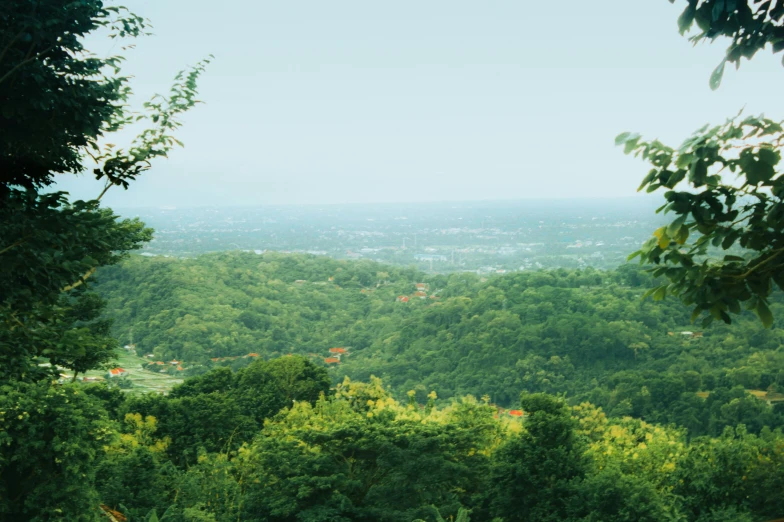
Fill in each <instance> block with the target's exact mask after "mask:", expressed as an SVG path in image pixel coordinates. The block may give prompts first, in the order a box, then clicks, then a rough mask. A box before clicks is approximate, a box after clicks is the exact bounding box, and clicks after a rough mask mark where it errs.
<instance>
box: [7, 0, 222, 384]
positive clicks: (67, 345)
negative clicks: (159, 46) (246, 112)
mask: <svg viewBox="0 0 784 522" xmlns="http://www.w3.org/2000/svg"><path fill="white" fill-rule="evenodd" d="M100 27H104V28H107V29H108V30H109V31H110V32H111V35H110V36H111V37H112V38H124V37H135V36H138V35H141V34H143V33H144V31H145V30H146V28H147V27H148V26H147V23H146V22H145V21H144V20H143V19H142V18H140V17H138V16H136V15H133V14H132V13H129V12H128V11H126V10H125V9H124V8H115V7H106V8H105V7H103V4H102V2H100V1H98V0H82V1H78V2H63V1H62V0H45V1H42V2H35V3H31V2H27V1H24V0H11V1H9V2H5V3H4V5H3V13H2V15H0V230H2V231H3V233H2V234H0V263H1V264H2V266H3V270H2V272H0V345H2V347H3V348H2V351H0V366H1V367H2V368H3V375H4V376H5V377H6V378H8V377H12V378H15V379H19V378H24V379H36V378H40V377H42V376H44V375H45V372H42V371H40V369H39V367H38V365H37V364H32V363H31V362H32V361H33V360H34V359H35V358H37V357H41V356H43V357H48V358H50V359H51V360H53V359H58V360H59V359H75V358H78V357H81V356H82V355H83V351H84V350H82V349H81V348H80V343H81V340H80V338H79V335H78V334H73V333H72V334H71V335H70V337H68V336H65V335H63V331H64V330H72V329H74V328H78V327H77V326H73V327H72V326H69V325H73V323H74V321H77V320H78V318H76V317H74V316H73V314H72V313H70V312H69V311H68V304H67V303H64V302H63V300H64V299H65V300H66V301H67V298H64V297H63V294H66V293H68V292H70V291H72V290H74V289H76V288H79V287H80V286H81V285H82V284H83V283H84V282H85V281H86V280H87V278H88V277H90V276H91V275H92V274H93V273H94V272H95V270H96V269H97V268H98V267H100V266H105V265H109V264H112V263H116V262H117V261H119V260H121V259H122V258H123V257H124V256H125V255H126V254H127V252H129V251H131V250H134V249H137V248H140V246H141V244H142V243H143V242H145V241H148V240H149V239H150V238H151V237H152V236H151V234H152V231H151V230H150V229H148V228H145V227H144V225H143V224H142V223H141V222H140V221H138V220H120V219H119V218H118V216H116V215H115V214H113V213H112V212H111V211H110V210H108V209H102V208H100V203H99V201H100V199H101V197H102V196H103V194H104V193H105V192H106V190H108V189H109V188H110V187H112V186H114V185H120V186H125V187H127V186H128V183H129V182H130V181H132V180H133V179H135V178H136V177H138V176H139V175H140V174H141V173H142V172H144V171H145V170H147V169H148V168H149V167H150V160H152V159H153V158H155V157H158V156H165V155H166V154H167V152H169V151H170V150H171V148H172V147H173V146H174V145H176V144H178V143H179V142H178V141H177V140H176V139H175V138H174V137H173V136H172V135H171V133H172V131H173V130H174V129H176V128H177V127H178V126H179V125H180V122H179V120H178V116H179V115H180V114H182V113H183V112H185V111H187V110H188V109H190V108H191V107H193V106H194V104H195V103H196V99H195V95H196V91H195V89H196V80H197V78H198V77H199V75H200V74H201V73H202V71H203V70H204V67H205V65H206V63H207V61H204V62H200V63H199V64H197V65H196V66H195V67H193V68H192V69H190V70H189V71H187V72H186V71H184V72H182V73H180V74H179V75H178V76H177V77H176V79H175V83H174V86H173V87H172V90H171V93H170V95H169V96H168V97H163V96H155V97H153V98H152V99H151V100H150V101H149V102H147V103H146V104H145V105H144V108H145V112H144V113H136V112H132V111H130V110H129V109H128V108H127V104H126V102H127V99H128V96H129V94H130V92H131V91H130V88H129V86H128V78H127V77H124V76H122V75H121V74H120V69H119V64H120V62H121V61H122V57H120V56H112V57H109V58H105V59H101V58H97V57H95V56H93V55H92V54H90V53H89V52H88V51H87V50H86V49H85V48H84V47H83V43H82V39H83V37H84V36H86V35H87V34H89V33H90V32H92V31H94V30H95V29H97V28H100ZM141 121H145V122H147V123H149V128H148V129H147V130H145V131H143V132H142V133H141V134H139V136H138V137H137V138H136V139H135V140H134V141H133V142H132V143H131V146H130V148H129V149H128V151H125V150H123V149H122V148H117V147H115V146H114V145H113V144H109V143H107V144H105V145H104V146H103V147H101V146H99V144H98V141H99V140H101V139H105V138H106V137H107V136H108V135H109V134H111V133H113V132H115V131H117V130H119V129H121V128H123V127H124V126H126V125H127V124H129V123H132V122H141ZM88 158H89V161H90V164H92V165H93V168H92V171H93V174H94V175H95V177H96V178H97V179H104V180H105V181H106V185H105V188H104V191H103V192H102V193H101V194H100V195H96V196H97V197H96V199H95V200H93V201H87V202H85V201H75V202H69V201H68V199H67V195H66V194H65V193H63V192H50V193H46V192H44V189H46V187H48V186H50V185H51V184H52V183H53V182H54V178H55V175H62V174H67V173H70V174H77V173H80V172H82V171H83V170H85V169H86V167H87V166H88V163H87V159H88ZM80 371H83V370H80Z"/></svg>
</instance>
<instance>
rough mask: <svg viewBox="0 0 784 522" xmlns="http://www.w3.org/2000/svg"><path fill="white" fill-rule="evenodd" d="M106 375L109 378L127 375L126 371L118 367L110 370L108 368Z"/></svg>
mask: <svg viewBox="0 0 784 522" xmlns="http://www.w3.org/2000/svg"><path fill="white" fill-rule="evenodd" d="M106 375H107V377H109V378H115V377H125V376H126V375H128V372H127V371H125V370H123V369H122V368H119V367H118V368H112V369H111V370H109V372H108V373H107V374H106Z"/></svg>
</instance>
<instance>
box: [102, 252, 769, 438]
mask: <svg viewBox="0 0 784 522" xmlns="http://www.w3.org/2000/svg"><path fill="white" fill-rule="evenodd" d="M98 280H99V283H98V284H97V285H95V288H96V289H97V290H98V291H99V292H100V293H101V294H102V295H103V296H104V298H106V299H107V301H108V312H109V315H110V316H112V317H113V318H114V319H115V323H114V329H115V334H116V335H117V336H119V337H120V338H121V340H122V341H123V343H126V342H128V341H129V340H130V336H131V335H132V336H133V341H134V343H135V344H136V349H137V352H138V353H139V355H147V356H151V357H147V359H148V360H150V362H151V363H152V364H151V368H153V370H154V371H156V372H157V371H159V367H155V366H154V363H155V362H156V361H165V362H168V361H170V360H173V359H176V360H178V361H180V362H181V368H182V371H181V372H179V375H180V376H187V375H194V374H200V373H204V372H206V371H208V370H209V369H210V368H213V367H216V366H230V367H233V368H235V369H236V368H240V367H243V366H246V365H247V364H248V363H249V362H250V361H252V360H253V359H255V358H256V357H259V358H262V359H269V358H273V357H277V356H280V355H286V354H290V353H291V354H300V355H304V356H306V357H309V358H310V359H311V360H312V361H314V362H316V363H317V364H320V365H326V366H329V368H330V373H331V375H332V377H333V381H334V382H338V381H340V380H341V379H342V378H343V377H344V376H349V377H351V378H352V379H360V380H367V379H369V378H370V376H371V375H375V376H378V377H381V378H382V379H383V381H384V383H385V384H386V385H388V386H391V389H392V391H393V393H395V395H396V396H398V397H403V396H404V395H405V394H406V392H408V391H409V390H413V391H414V392H415V398H416V400H417V401H418V402H420V403H424V402H425V401H426V400H427V395H428V394H429V393H430V392H431V391H435V392H436V393H437V395H438V397H439V398H443V399H446V398H450V397H454V396H459V395H465V394H472V395H474V396H477V397H482V396H485V395H487V396H488V397H489V398H490V400H491V401H492V402H494V403H497V404H499V405H502V406H507V407H508V406H510V405H512V404H514V403H515V402H516V400H517V397H518V396H519V393H520V392H521V391H523V390H525V391H529V392H547V393H554V394H566V395H567V396H568V397H569V398H570V400H571V401H572V402H574V403H577V402H581V401H584V400H586V401H590V402H592V403H594V404H596V405H598V406H602V407H603V408H604V409H605V410H606V411H608V412H609V413H610V414H611V415H614V416H624V415H633V416H636V417H640V418H643V419H646V420H649V421H654V422H661V423H669V422H674V423H677V424H679V425H682V426H685V427H687V428H689V430H690V432H691V433H693V434H705V433H710V434H714V435H715V434H718V433H720V431H721V429H723V427H724V426H729V425H735V424H737V423H739V422H743V423H745V424H747V425H748V426H749V429H750V430H752V431H759V430H760V429H761V428H762V427H763V426H764V425H768V426H772V427H775V426H778V425H781V424H782V419H783V418H784V416H783V415H782V413H781V410H776V408H778V406H776V403H775V402H770V403H769V401H768V400H767V397H768V396H767V395H766V394H767V393H768V392H771V393H775V392H776V391H778V390H779V389H782V388H784V353H782V352H781V350H780V349H779V347H780V346H781V344H782V343H781V341H782V335H781V333H780V332H779V331H778V330H776V329H773V330H765V329H763V328H761V327H760V326H759V325H758V324H757V321H756V320H755V318H754V317H752V316H749V317H743V318H741V319H740V320H739V322H738V324H735V325H733V326H732V327H731V328H730V327H726V326H724V325H712V326H710V327H708V328H706V329H704V330H703V329H700V328H698V326H697V325H692V324H690V322H689V313H688V311H687V310H686V309H685V308H684V307H683V306H682V305H681V304H680V303H678V302H676V301H674V300H666V301H663V302H653V301H651V300H641V299H640V298H641V296H642V294H643V292H644V289H645V288H646V286H647V285H648V284H649V283H650V280H649V276H648V275H647V274H646V273H644V272H642V271H641V270H640V269H639V268H637V267H634V266H624V267H621V268H619V269H618V270H615V271H608V272H599V271H595V270H592V269H587V270H582V271H580V270H574V271H570V270H565V269H559V270H554V271H531V272H518V273H513V274H506V275H502V276H496V277H492V278H489V279H484V278H479V277H477V276H476V275H474V274H470V273H459V274H451V275H449V276H442V275H428V274H424V273H421V272H418V271H415V270H413V269H401V268H398V267H393V266H386V265H381V264H377V263H373V262H367V261H361V262H348V261H335V260H333V259H329V258H326V257H314V256H307V255H284V254H273V253H267V254H264V255H255V254H244V253H222V254H212V255H205V256H201V257H198V258H196V259H187V260H176V259H164V258H142V257H134V258H132V259H130V260H129V261H128V262H126V263H124V264H123V265H121V266H117V267H111V268H107V269H105V270H103V271H102V272H100V274H99V276H98ZM417 284H419V290H418V289H417ZM417 292H418V293H419V295H417ZM401 296H406V297H407V298H408V300H407V301H406V300H405V299H403V300H401V299H399V298H400V297H401ZM774 306H775V307H780V305H774ZM686 332H692V334H688V333H686ZM330 348H333V350H332V352H338V353H331V352H330ZM334 348H341V350H334ZM341 352H342V353H341ZM249 355H250V357H249ZM166 368H170V370H169V371H170V372H173V373H176V370H175V369H174V368H173V367H171V366H170V365H167V366H166ZM746 390H752V391H755V392H754V393H748V392H747V391H746ZM706 392H708V393H706ZM755 394H756V395H755Z"/></svg>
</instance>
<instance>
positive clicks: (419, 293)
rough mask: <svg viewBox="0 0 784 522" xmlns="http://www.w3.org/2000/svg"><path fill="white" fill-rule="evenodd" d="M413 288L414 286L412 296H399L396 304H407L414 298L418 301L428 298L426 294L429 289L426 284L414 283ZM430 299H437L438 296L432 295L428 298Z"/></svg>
mask: <svg viewBox="0 0 784 522" xmlns="http://www.w3.org/2000/svg"><path fill="white" fill-rule="evenodd" d="M415 286H416V290H415V291H414V293H413V294H411V295H410V296H408V295H399V296H397V302H398V303H407V302H409V301H410V300H411V299H413V298H415V297H418V298H419V299H427V298H428V295H427V292H428V290H429V287H428V285H427V283H416V285H415ZM430 299H438V296H437V295H435V294H433V295H431V296H430Z"/></svg>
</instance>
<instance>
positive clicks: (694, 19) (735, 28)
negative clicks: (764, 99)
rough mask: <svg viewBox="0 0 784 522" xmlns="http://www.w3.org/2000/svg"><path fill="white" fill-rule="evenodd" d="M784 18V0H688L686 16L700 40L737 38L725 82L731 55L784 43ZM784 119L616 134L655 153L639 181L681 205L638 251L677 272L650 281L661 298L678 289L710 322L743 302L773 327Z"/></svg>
mask: <svg viewBox="0 0 784 522" xmlns="http://www.w3.org/2000/svg"><path fill="white" fill-rule="evenodd" d="M671 1H673V0H671ZM782 20H784V6H782V5H781V3H779V2H768V1H756V0H749V1H742V0H737V1H736V0H732V1H729V0H727V1H725V0H706V1H699V0H688V5H687V7H686V8H685V10H684V11H683V13H682V14H681V16H680V18H679V19H678V26H679V29H680V31H681V34H685V33H686V32H688V31H690V30H691V28H692V26H693V25H694V24H695V23H696V25H697V28H698V30H697V32H696V34H694V35H693V36H692V40H693V41H694V42H700V41H703V40H714V39H716V38H719V37H728V38H729V39H730V45H729V47H728V49H727V53H726V56H725V58H724V59H723V60H722V62H721V63H720V64H719V66H718V67H717V68H716V70H715V71H714V72H713V74H712V75H711V79H710V85H711V88H713V89H716V88H718V86H719V84H720V83H721V77H722V75H723V74H724V67H725V64H726V63H728V62H729V63H734V64H735V65H736V66H740V62H741V59H742V58H746V59H751V58H752V57H753V56H754V55H755V54H756V53H757V52H758V51H759V50H760V49H763V48H765V47H766V46H768V45H769V44H770V46H771V47H772V50H773V52H774V53H776V52H780V51H781V50H782V49H784V26H782ZM782 123H783V122H781V121H774V120H770V119H767V118H764V117H762V116H759V117H755V116H748V117H745V118H741V116H740V115H738V116H737V117H735V118H731V119H729V120H727V122H726V123H725V124H723V125H717V126H713V127H711V126H709V125H706V126H705V127H703V128H701V129H699V130H698V131H697V132H695V133H694V134H693V135H692V136H691V137H690V138H688V139H687V140H685V141H684V142H683V143H682V144H681V145H680V146H679V147H677V148H676V147H670V146H667V145H665V144H663V143H661V142H659V141H658V140H654V141H650V142H648V141H643V140H642V139H641V137H640V135H639V134H632V133H629V132H624V133H622V134H620V135H619V136H618V137H617V138H616V144H617V145H623V147H624V152H625V153H626V154H632V153H633V154H634V155H635V156H640V157H642V158H643V159H644V160H647V161H648V162H650V163H651V166H652V169H651V170H650V172H649V173H648V175H647V176H646V177H645V178H644V179H643V181H642V184H641V185H640V189H639V190H642V189H645V190H647V191H648V192H653V191H655V190H657V189H660V188H664V189H666V192H665V194H664V197H665V199H666V201H667V202H666V203H665V204H664V205H663V206H662V207H661V208H660V209H659V211H664V212H665V213H667V212H672V213H673V214H674V219H673V220H672V221H671V222H670V223H669V224H668V225H667V226H664V227H661V228H659V229H658V230H656V232H654V237H652V238H651V239H650V240H648V241H647V242H646V243H645V244H644V245H643V247H642V248H641V249H640V250H639V251H637V252H635V253H634V254H633V255H632V257H635V256H640V261H641V262H643V263H651V264H653V265H658V266H657V267H656V268H655V269H653V275H655V276H657V277H661V276H663V277H666V278H667V279H668V280H669V283H668V284H666V285H660V286H658V287H656V288H653V289H651V291H650V293H651V294H652V295H653V298H654V299H663V298H664V297H665V296H666V295H667V294H668V293H669V294H672V295H675V296H678V297H680V298H681V299H682V300H683V301H684V303H686V304H687V305H693V307H694V308H693V314H692V320H694V319H696V318H698V317H700V316H702V317H704V319H703V320H704V323H706V324H707V323H710V322H711V321H712V320H714V319H719V320H722V321H724V322H726V323H729V322H730V321H731V314H739V313H741V309H742V308H741V306H742V305H745V307H746V308H747V309H749V310H754V311H755V312H756V313H757V315H758V316H759V318H760V320H761V321H762V323H763V324H764V325H765V326H766V327H770V326H771V325H772V324H773V314H772V313H771V311H770V308H769V297H770V294H771V292H772V290H773V287H774V284H775V285H776V286H778V287H779V288H782V285H784V276H782V274H784V256H782V254H783V253H784V232H782V231H783V230H784V210H783V209H784V204H782V196H784V177H782V176H781V174H782V170H781V165H780V162H781V153H780V149H781V146H782V140H784V127H783V126H782ZM733 247H735V248H734V249H733ZM722 251H725V252H727V253H726V254H723V255H722V254H721V252H722Z"/></svg>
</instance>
